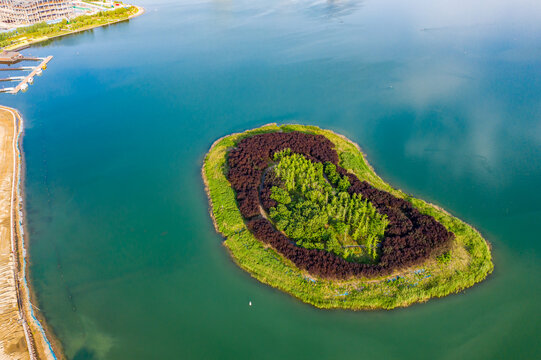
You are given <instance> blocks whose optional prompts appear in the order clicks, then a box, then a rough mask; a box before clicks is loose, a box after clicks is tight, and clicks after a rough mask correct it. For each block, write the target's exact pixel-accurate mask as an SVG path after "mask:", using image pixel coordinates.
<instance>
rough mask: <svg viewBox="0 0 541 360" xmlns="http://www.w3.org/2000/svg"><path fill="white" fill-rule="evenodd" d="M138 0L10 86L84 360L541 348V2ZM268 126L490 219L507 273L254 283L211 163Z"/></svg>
mask: <svg viewBox="0 0 541 360" xmlns="http://www.w3.org/2000/svg"><path fill="white" fill-rule="evenodd" d="M140 3H141V4H142V5H143V6H145V7H146V9H147V13H146V14H145V15H144V16H142V17H140V18H137V19H135V20H133V21H130V22H129V23H124V24H119V25H114V26H110V27H108V28H103V29H97V30H94V31H91V32H86V33H84V34H81V35H77V36H70V37H67V38H64V39H61V40H57V41H54V42H52V43H50V44H47V45H45V46H40V47H35V48H33V49H30V50H29V51H27V52H30V53H32V54H35V55H54V56H55V58H54V60H53V62H52V63H51V64H50V66H49V69H48V70H47V71H46V72H45V74H44V76H42V77H40V78H39V79H37V80H36V82H35V85H33V86H32V87H31V88H30V90H29V91H28V92H27V93H26V94H21V95H17V96H15V97H14V96H3V97H2V103H4V104H6V105H11V106H15V107H17V108H19V109H20V110H21V112H22V114H23V116H24V118H25V120H26V133H25V137H24V151H25V156H26V184H25V191H26V194H27V201H26V205H27V210H28V219H27V220H28V229H29V235H30V243H31V249H30V253H31V258H32V267H31V271H32V277H33V281H34V283H35V288H36V291H37V295H38V298H39V306H40V308H41V309H42V311H43V314H44V316H45V317H46V318H47V321H48V323H49V324H50V326H51V327H52V328H53V329H54V332H55V333H56V334H57V336H58V338H59V339H60V341H61V343H62V345H63V347H64V349H65V352H66V354H67V356H68V357H69V358H70V359H287V358H291V359H308V358H311V359H339V358H355V359H360V358H377V359H393V358H411V359H435V358H437V359H496V358H501V359H510V358H522V359H533V358H536V357H540V356H541V351H540V347H539V336H540V333H541V329H540V325H539V324H540V318H541V316H540V315H541V314H540V311H539V308H538V306H539V297H540V293H541V291H540V290H541V287H540V285H539V284H540V281H539V279H540V277H541V267H540V265H539V263H540V261H541V251H540V250H541V249H540V243H541V242H540V240H541V238H540V235H539V234H540V233H539V225H540V224H541V191H540V185H541V22H540V21H539V19H541V4H540V3H539V2H538V1H533V0H532V1H519V2H516V1H491V2H488V1H481V2H473V4H472V2H470V1H456V0H455V1H437V2H435V1H428V0H426V1H424V0H423V1H413V2H412V1H407V2H405V1H399V0H380V1H375V0H367V1H356V0H334V1H331V0H329V1H313V0H305V1H300V0H299V1H294V0H293V1H286V0H276V1H272V0H267V1H263V0H250V1H248V0H241V1H231V0H214V1H195V0H191V1H173V0H159V1H150V0H141V1H140ZM269 122H279V123H286V122H297V123H305V124H316V125H319V126H322V127H325V128H330V129H333V130H335V131H338V132H341V133H343V134H345V135H347V136H348V137H350V138H351V139H353V140H354V141H356V142H358V143H359V144H360V145H361V146H362V147H363V149H364V150H365V152H366V153H367V155H368V159H369V161H370V162H371V163H372V164H373V165H374V167H375V168H376V171H377V172H378V173H379V174H380V175H381V176H383V178H384V179H386V180H387V181H389V182H390V183H391V184H393V185H395V186H397V187H400V188H402V189H404V190H405V191H407V192H409V193H412V194H414V195H416V196H419V197H422V198H424V199H426V200H429V201H431V202H434V203H436V204H438V205H441V206H443V207H445V208H446V209H448V210H449V211H451V212H452V213H454V214H456V215H457V216H459V217H461V218H462V219H464V220H465V221H467V222H470V223H471V224H473V225H474V226H475V227H477V228H478V229H480V231H481V232H482V233H483V234H484V235H485V236H486V238H487V239H488V240H489V241H490V242H491V244H492V246H493V254H494V262H495V265H496V268H495V271H494V273H493V275H491V276H490V278H489V279H488V280H487V281H485V282H483V283H482V284H480V285H478V286H476V287H474V288H472V289H469V290H467V291H465V292H464V293H463V294H459V295H455V296H450V297H447V298H444V299H439V300H433V301H430V302H428V303H426V304H423V305H416V306H412V307H410V308H408V309H400V310H395V311H389V312H379V311H378V312H359V313H355V312H348V311H320V310H316V309H314V308H312V307H310V306H307V305H304V304H302V303H299V302H297V301H295V300H293V299H292V298H290V297H289V296H288V295H286V294H283V293H281V292H278V291H276V290H273V289H272V288H269V287H267V286H264V285H262V284H260V283H258V282H257V281H255V280H253V279H251V278H250V277H249V276H248V275H247V274H245V273H244V272H243V271H241V270H239V269H238V268H237V267H236V266H235V265H234V264H233V262H232V261H231V259H230V258H229V256H228V254H227V253H226V251H225V249H224V247H223V246H222V245H221V242H222V239H221V237H220V236H218V235H217V234H215V232H214V229H213V227H212V224H211V221H210V219H209V217H208V213H207V200H206V197H205V194H204V191H203V186H202V184H201V179H200V166H201V164H202V159H203V156H204V154H205V152H206V151H207V150H208V148H209V146H210V145H211V143H212V142H213V141H214V140H215V139H216V138H218V137H221V136H223V135H225V134H229V133H231V132H235V131H241V130H244V129H247V128H252V127H256V126H260V125H263V124H265V123H269ZM249 301H252V303H253V306H252V307H249V306H248V302H249Z"/></svg>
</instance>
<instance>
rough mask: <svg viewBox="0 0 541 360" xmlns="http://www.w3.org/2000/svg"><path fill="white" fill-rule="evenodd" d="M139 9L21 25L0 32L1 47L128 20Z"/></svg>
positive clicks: (125, 9) (18, 44) (9, 47)
mask: <svg viewBox="0 0 541 360" xmlns="http://www.w3.org/2000/svg"><path fill="white" fill-rule="evenodd" d="M137 11H139V9H138V8H137V7H136V6H129V7H121V8H118V9H114V10H107V11H100V12H98V13H96V14H93V15H81V16H78V17H76V18H73V19H71V20H69V21H68V20H62V21H60V22H58V23H56V24H47V23H46V22H42V23H38V24H34V25H30V26H25V27H20V28H17V29H15V30H11V31H7V32H4V33H1V34H0V47H2V48H4V49H5V50H11V49H16V48H19V47H22V46H26V45H29V44H35V43H38V42H41V41H45V40H48V39H50V38H53V37H57V36H62V35H68V34H71V33H74V32H78V31H84V30H86V29H91V28H94V27H96V26H102V25H107V24H112V23H115V22H119V21H123V20H127V19H128V18H130V17H131V16H133V15H135V14H136V13H137Z"/></svg>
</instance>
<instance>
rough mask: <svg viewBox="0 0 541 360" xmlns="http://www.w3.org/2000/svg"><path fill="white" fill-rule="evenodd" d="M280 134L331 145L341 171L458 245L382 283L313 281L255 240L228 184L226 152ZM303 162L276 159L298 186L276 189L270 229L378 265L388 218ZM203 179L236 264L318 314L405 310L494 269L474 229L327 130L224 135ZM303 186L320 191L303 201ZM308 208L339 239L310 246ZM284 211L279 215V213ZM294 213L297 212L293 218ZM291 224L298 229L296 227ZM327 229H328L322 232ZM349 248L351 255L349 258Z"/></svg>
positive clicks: (329, 173)
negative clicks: (394, 180) (402, 204)
mask: <svg viewBox="0 0 541 360" xmlns="http://www.w3.org/2000/svg"><path fill="white" fill-rule="evenodd" d="M276 131H283V132H287V131H301V132H306V133H313V134H321V135H324V136H325V137H327V138H328V139H329V140H331V141H332V142H333V143H334V145H335V149H336V151H337V152H338V155H339V157H340V165H341V166H342V167H343V168H345V169H346V170H348V171H350V172H352V173H354V174H355V175H356V176H357V177H358V178H359V179H360V180H366V181H367V182H369V183H370V184H371V185H372V186H374V187H376V188H379V189H381V190H385V191H388V192H390V193H391V194H393V195H394V196H396V197H400V198H403V199H406V200H407V201H409V202H411V203H412V205H413V206H415V207H416V208H417V209H419V211H420V212H421V213H423V214H427V215H432V216H434V218H435V219H436V220H438V221H439V222H440V223H441V224H443V225H444V226H445V227H446V228H447V229H448V230H449V231H451V232H453V233H454V234H455V238H454V240H453V241H452V244H451V246H450V248H449V250H448V251H446V252H445V253H443V254H442V255H440V256H438V257H436V258H433V259H430V260H427V261H426V262H425V263H424V264H422V265H419V266H416V267H412V268H408V269H402V270H400V271H397V272H395V273H393V274H392V275H390V276H385V277H379V278H352V279H348V280H329V279H322V278H318V277H315V276H313V275H310V274H308V273H307V272H305V271H302V270H300V269H298V268H297V267H295V266H294V265H293V264H292V263H291V261H289V260H287V259H285V258H284V257H282V256H281V255H280V254H279V253H278V252H276V251H275V250H273V249H272V248H271V247H269V246H268V245H265V244H263V243H262V242H260V241H258V240H257V239H256V238H255V237H254V236H253V235H252V234H251V233H250V232H249V231H248V229H247V228H246V226H245V223H244V219H243V217H242V215H241V214H240V211H239V209H238V207H237V202H236V199H235V193H234V190H233V189H232V188H231V186H230V183H229V181H228V180H227V178H226V174H227V163H226V157H227V153H228V151H229V150H230V149H231V148H233V147H235V145H236V143H237V142H238V141H239V140H241V139H243V138H245V137H248V136H252V135H255V134H259V133H266V132H276ZM302 158H303V157H302V155H301V156H295V157H292V156H291V154H288V153H287V152H283V153H282V154H281V155H278V156H277V157H276V158H275V159H274V160H275V162H276V164H275V166H274V169H280V170H278V174H279V177H280V178H281V179H282V180H284V179H288V178H289V179H296V181H293V182H294V184H293V183H291V181H290V183H289V184H290V185H289V186H288V185H285V186H284V187H283V188H282V189H280V190H277V189H275V188H273V191H272V194H273V195H272V197H273V198H274V199H275V200H276V199H278V200H277V201H278V204H279V205H278V206H277V207H276V209H275V210H271V214H270V217H271V220H272V221H273V223H274V224H275V225H276V226H277V227H278V228H281V230H283V231H284V232H286V234H287V235H288V236H289V237H290V238H291V239H292V240H293V241H296V239H297V240H299V242H300V243H297V245H299V246H304V247H308V248H324V249H325V250H327V251H332V252H334V253H336V254H337V255H339V256H342V257H344V258H347V259H348V260H353V261H361V262H370V261H376V260H377V251H376V249H377V246H376V245H377V243H378V242H379V240H380V239H381V235H382V233H383V231H384V229H385V226H386V222H385V221H386V219H385V217H384V216H377V215H376V214H375V213H373V212H372V211H373V210H372V209H373V207H372V206H371V205H370V204H369V203H368V204H367V203H366V202H363V201H362V200H361V199H355V198H353V197H348V198H346V197H345V195H344V192H341V191H339V190H340V188H341V187H342V188H343V187H345V186H347V185H348V184H345V182H344V179H345V178H344V179H342V178H339V177H340V176H339V175H338V174H335V175H337V176H338V178H335V177H333V174H332V168H331V169H325V166H323V167H321V165H319V166H317V164H313V163H310V162H309V161H308V160H307V159H304V160H303V159H302ZM284 159H287V160H285V161H284ZM305 160H306V161H305ZM292 162H296V166H295V168H298V167H299V164H300V163H302V166H304V168H305V170H306V171H305V174H310V175H303V176H301V175H300V174H299V173H298V172H297V173H296V172H295V171H293V170H292V167H291V166H290V165H291V163H292ZM280 174H281V175H280ZM202 175H203V178H204V180H205V184H206V187H207V188H206V190H207V194H208V196H209V200H210V207H211V208H210V213H211V216H212V217H213V219H214V223H215V227H216V230H217V231H219V232H220V233H221V234H222V235H223V236H224V237H225V241H224V245H225V246H226V247H227V248H228V249H229V251H230V253H231V256H232V257H233V259H234V260H235V262H236V263H237V264H238V265H239V266H241V267H242V268H243V269H245V270H246V271H248V272H249V273H250V274H251V275H252V276H253V277H255V278H256V279H258V280H259V281H261V282H263V283H265V284H268V285H271V286H273V287H275V288H278V289H280V290H282V291H285V292H287V293H289V294H291V295H293V296H294V297H296V298H298V299H300V300H302V301H304V302H306V303H309V304H312V305H314V306H316V307H319V308H342V309H353V310H361V309H392V308H395V307H404V306H408V305H410V304H413V303H416V302H424V301H427V300H428V299H430V298H433V297H442V296H446V295H449V294H452V293H456V292H459V291H461V290H463V289H465V288H468V287H471V286H472V285H474V284H475V283H478V282H480V281H482V280H483V279H485V278H486V277H487V275H488V274H490V273H491V272H492V270H493V267H494V266H493V264H492V258H491V254H490V249H489V246H488V244H487V242H486V241H485V240H484V239H483V237H482V236H481V235H480V233H479V232H478V231H477V230H475V229H474V228H473V227H471V226H470V225H468V224H466V223H464V222H463V221H461V220H459V219H458V218H456V217H454V216H452V215H450V214H449V213H447V212H446V211H444V210H442V209H440V208H438V207H436V206H435V205H432V204H429V203H427V202H425V201H423V200H420V199H415V198H413V197H411V196H409V195H407V194H405V193H404V192H402V191H400V190H397V189H394V188H392V187H391V186H390V185H389V184H387V183H385V182H384V181H383V180H382V179H381V178H380V177H379V176H378V175H377V174H376V173H375V172H374V170H373V169H372V168H371V167H370V166H369V164H368V163H367V161H366V160H365V158H364V156H363V154H362V152H361V151H360V149H359V147H358V146H357V145H355V144H354V143H352V142H351V141H349V140H348V139H346V138H345V137H343V136H340V135H338V134H335V133H333V132H332V131H329V130H323V129H320V128H318V127H315V126H305V125H282V126H278V125H275V124H271V125H266V126H263V127H260V128H257V129H254V130H249V131H245V132H243V133H239V134H233V135H229V136H226V137H224V138H222V139H220V140H218V141H216V142H215V143H214V144H213V145H212V147H211V149H210V150H209V152H208V153H207V155H206V157H205V160H204V164H203V168H202ZM306 181H309V182H310V183H311V184H312V185H313V188H314V189H316V190H317V191H315V192H312V193H310V194H309V195H308V194H306V195H302V196H301V194H302V193H303V192H304V191H299V188H302V186H303V184H304V185H306ZM341 181H342V183H340V182H341ZM329 182H331V183H334V184H335V185H336V189H338V190H333V188H332V187H330V186H328V185H329ZM285 183H287V181H286V182H285ZM348 196H349V195H348ZM324 197H325V198H324ZM303 206H304V207H308V209H304V210H305V211H304V214H307V213H309V212H310V209H309V208H310V207H314V206H316V207H319V209H320V210H321V209H325V211H324V212H323V215H322V216H323V218H317V217H315V216H309V218H310V219H311V223H310V226H313V227H314V229H319V230H318V231H319V233H318V234H317V235H321V236H324V237H326V239H334V240H332V241H326V242H324V243H322V242H320V241H318V240H317V237H316V236H313V237H308V241H307V237H303V236H301V235H302V234H300V232H301V230H298V229H297V227H296V226H295V221H297V220H298V219H299V218H300V217H299V214H300V213H302V210H299V209H303ZM278 207H280V210H279V209H278ZM296 207H297V210H295V208H296ZM312 210H313V208H312ZM279 211H282V214H280V213H279ZM296 211H300V212H297V213H295V212H296ZM313 214H315V212H314V213H313ZM363 215H364V220H363V221H364V222H361V221H360V220H359V219H360V218H363ZM284 220H285V221H284ZM286 221H292V222H293V223H292V224H291V228H289V226H290V224H289V222H287V223H286ZM325 223H328V224H330V226H327V227H325V226H324V225H325ZM304 226H307V224H304ZM359 227H362V231H357V230H359ZM299 229H302V227H300V228H299ZM359 234H363V235H362V236H361V235H359ZM301 239H302V240H301ZM326 244H330V245H328V246H327V245H326ZM348 245H352V246H348ZM356 245H358V246H356ZM326 246H327V247H326ZM345 249H353V250H351V251H345Z"/></svg>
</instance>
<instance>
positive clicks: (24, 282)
mask: <svg viewBox="0 0 541 360" xmlns="http://www.w3.org/2000/svg"><path fill="white" fill-rule="evenodd" d="M0 115H1V116H2V119H3V121H4V123H3V124H2V125H5V121H6V119H7V118H8V117H9V116H11V121H12V126H13V136H12V139H6V134H5V131H3V135H4V136H3V139H1V140H2V141H3V142H5V141H6V140H11V144H10V145H11V154H10V155H12V156H11V158H12V161H9V163H10V164H9V165H12V166H11V169H10V172H11V174H10V176H9V178H10V181H9V182H10V184H11V185H10V191H9V202H8V203H7V206H8V207H9V209H8V211H9V214H10V216H9V217H10V218H9V242H10V250H11V252H10V254H9V258H10V260H11V261H10V265H11V274H10V273H9V272H3V273H2V274H1V275H0V276H1V277H2V278H1V279H0V280H2V281H3V280H5V278H6V279H7V280H9V279H13V281H12V282H10V283H11V284H12V287H11V289H9V288H8V289H6V291H7V292H11V293H14V295H15V296H14V297H13V298H12V302H13V303H12V304H6V305H7V306H8V305H10V306H15V307H16V308H17V313H18V314H17V315H18V318H17V323H18V324H20V326H21V327H22V330H23V332H24V342H25V343H26V344H25V345H26V346H25V347H26V351H23V349H22V344H21V342H22V339H19V341H18V343H17V346H18V348H17V351H15V352H13V351H11V350H13V344H8V343H7V342H8V341H9V337H6V338H0V349H3V352H4V353H3V354H2V353H0V354H1V355H3V356H4V357H7V359H11V358H13V359H31V360H33V359H47V360H56V359H59V355H58V354H61V350H60V349H57V350H55V349H54V348H53V344H52V342H51V341H50V340H52V339H53V338H52V336H51V335H50V331H49V334H47V332H46V330H45V328H44V326H43V325H42V322H40V320H38V314H37V313H36V311H35V310H34V309H37V308H36V306H35V305H33V304H32V300H31V298H32V289H31V286H30V285H29V283H28V276H29V274H28V266H27V265H28V256H27V248H26V246H27V245H26V244H25V237H24V235H25V233H24V207H23V205H24V202H23V200H24V198H23V193H22V188H21V184H22V181H21V178H22V149H21V139H22V135H23V130H24V123H23V118H22V116H21V115H20V114H19V113H18V112H17V110H15V109H12V108H8V107H5V106H0ZM2 162H4V164H0V167H1V168H2V169H4V168H6V166H9V165H6V164H5V162H6V159H4V158H3V159H2ZM6 175H7V174H6ZM2 180H3V183H4V184H5V180H4V179H2ZM1 194H2V196H3V197H6V195H7V194H6V193H5V192H2V193H1ZM2 200H4V199H2ZM2 203H3V204H6V202H4V201H3V202H2ZM2 210H5V209H4V208H3V209H2ZM4 240H5V239H0V241H4ZM2 255H5V253H4V254H2ZM1 320H2V321H8V322H10V323H11V322H12V319H1ZM6 325H7V324H2V323H0V328H3V327H5V326H6ZM14 331H15V332H17V329H15V330H14ZM7 335H9V334H7ZM6 339H8V340H6ZM54 347H55V348H58V346H54Z"/></svg>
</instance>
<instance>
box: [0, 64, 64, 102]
mask: <svg viewBox="0 0 541 360" xmlns="http://www.w3.org/2000/svg"><path fill="white" fill-rule="evenodd" d="M52 58H53V57H52V56H47V57H46V58H35V57H32V58H30V57H29V58H23V59H24V60H31V61H41V62H40V63H39V65H37V66H22V67H17V68H10V67H7V68H0V71H28V70H31V71H30V73H29V74H28V75H26V76H11V77H7V78H4V79H0V82H9V81H19V83H18V84H17V85H16V86H15V87H8V88H2V89H0V92H1V93H8V94H17V93H18V92H19V91H21V90H22V91H24V90H26V89H27V88H28V85H29V84H30V85H31V84H32V83H33V82H34V76H36V75H40V74H41V72H42V71H43V70H45V69H46V68H47V63H48V62H49V61H51V60H52Z"/></svg>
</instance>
